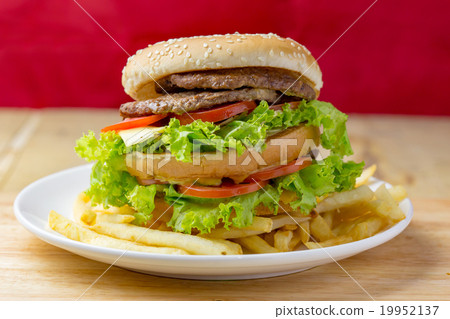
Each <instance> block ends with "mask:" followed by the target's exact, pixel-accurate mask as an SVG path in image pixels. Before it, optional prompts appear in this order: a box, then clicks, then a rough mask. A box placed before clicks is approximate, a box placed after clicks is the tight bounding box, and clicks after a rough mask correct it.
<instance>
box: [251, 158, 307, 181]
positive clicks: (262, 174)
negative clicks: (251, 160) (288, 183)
mask: <svg viewBox="0 0 450 319" xmlns="http://www.w3.org/2000/svg"><path fill="white" fill-rule="evenodd" d="M311 163H312V161H311V159H310V158H309V157H308V158H304V159H302V158H300V159H297V160H295V161H292V162H290V163H288V164H286V165H280V166H277V167H271V168H266V169H263V170H261V171H259V172H256V173H254V174H251V175H250V176H248V177H247V178H246V179H245V180H244V182H246V183H251V182H261V181H267V180H269V179H272V178H276V177H280V176H284V175H288V174H292V173H295V172H298V171H299V170H301V169H303V168H305V167H308V166H309V165H311Z"/></svg>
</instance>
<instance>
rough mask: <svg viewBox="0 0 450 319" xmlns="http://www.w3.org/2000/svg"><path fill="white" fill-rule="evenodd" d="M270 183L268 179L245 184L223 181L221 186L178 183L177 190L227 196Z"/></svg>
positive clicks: (217, 196) (215, 196) (243, 192)
mask: <svg viewBox="0 0 450 319" xmlns="http://www.w3.org/2000/svg"><path fill="white" fill-rule="evenodd" d="M268 183H269V182H268V181H263V182H253V183H245V184H234V183H232V182H223V183H222V185H220V186H198V185H192V186H184V185H178V189H177V191H178V192H179V193H182V194H185V195H189V196H195V197H201V198H227V197H233V196H237V195H244V194H248V193H253V192H256V191H257V190H260V189H261V188H263V187H264V186H266V185H267V184H268Z"/></svg>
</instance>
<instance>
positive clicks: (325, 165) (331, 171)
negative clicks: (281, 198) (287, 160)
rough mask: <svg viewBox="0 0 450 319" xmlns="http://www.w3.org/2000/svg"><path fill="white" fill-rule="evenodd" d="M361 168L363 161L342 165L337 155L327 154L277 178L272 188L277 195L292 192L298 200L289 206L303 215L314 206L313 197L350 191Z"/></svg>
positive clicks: (314, 198)
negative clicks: (310, 163)
mask: <svg viewBox="0 0 450 319" xmlns="http://www.w3.org/2000/svg"><path fill="white" fill-rule="evenodd" d="M363 168H364V162H361V163H355V162H352V161H349V162H343V160H342V159H341V158H340V157H339V156H337V155H330V156H328V157H327V158H325V159H324V160H323V161H320V162H319V161H315V163H314V164H313V165H310V166H308V167H306V168H304V169H302V170H301V171H298V172H296V173H293V174H290V175H286V176H282V177H279V178H277V179H276V180H275V185H276V188H277V190H278V191H279V192H281V191H282V190H283V189H286V190H289V191H294V192H295V193H296V194H297V197H298V199H297V200H295V201H292V202H291V203H289V204H290V206H291V207H292V208H293V209H297V208H299V209H300V211H301V212H302V213H305V214H307V213H309V212H310V211H311V210H312V209H313V208H314V207H316V205H317V201H316V196H322V195H325V194H328V193H332V192H341V191H345V190H350V189H352V188H353V187H354V185H355V180H356V178H357V177H358V176H359V175H361V172H362V170H363Z"/></svg>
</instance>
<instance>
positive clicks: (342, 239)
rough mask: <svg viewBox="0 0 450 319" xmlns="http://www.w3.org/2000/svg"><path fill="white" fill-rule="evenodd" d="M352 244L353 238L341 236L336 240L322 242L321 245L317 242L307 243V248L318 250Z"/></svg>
mask: <svg viewBox="0 0 450 319" xmlns="http://www.w3.org/2000/svg"><path fill="white" fill-rule="evenodd" d="M350 242H352V237H351V236H339V237H335V238H331V239H329V240H326V241H321V242H319V243H315V242H311V241H310V242H307V243H305V246H306V247H308V249H317V248H325V247H330V246H336V245H342V244H347V243H350Z"/></svg>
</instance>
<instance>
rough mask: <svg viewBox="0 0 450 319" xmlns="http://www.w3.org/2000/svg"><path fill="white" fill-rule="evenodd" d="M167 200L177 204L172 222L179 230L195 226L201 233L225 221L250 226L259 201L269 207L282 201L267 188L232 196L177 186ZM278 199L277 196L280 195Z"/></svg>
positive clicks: (186, 231)
mask: <svg viewBox="0 0 450 319" xmlns="http://www.w3.org/2000/svg"><path fill="white" fill-rule="evenodd" d="M266 191H267V192H269V193H272V194H273V196H274V197H273V198H278V199H279V195H278V193H277V192H276V191H275V189H274V188H273V187H271V186H270V185H268V186H266ZM165 199H166V201H167V202H169V203H170V204H172V205H173V215H172V218H171V219H170V221H169V223H168V226H169V227H172V228H173V230H175V231H177V232H184V233H187V234H190V233H191V232H192V230H193V229H196V230H198V231H199V232H200V233H209V232H210V231H211V229H213V228H215V227H216V226H217V225H218V224H220V223H222V224H223V226H224V227H225V228H227V229H228V228H229V227H230V226H234V227H239V228H242V227H246V226H249V225H251V224H252V223H253V216H254V215H255V208H256V206H258V205H259V204H263V205H265V206H268V207H273V206H274V205H276V206H277V207H278V205H277V204H276V203H274V201H273V199H272V198H269V197H268V196H267V193H266V192H264V191H263V190H260V191H257V192H253V193H250V194H246V195H241V196H235V197H230V198H225V199H224V198H219V199H214V198H198V197H192V196H187V195H183V194H180V193H178V192H177V191H176V190H175V188H174V187H173V186H170V187H169V188H168V189H167V190H166V197H165ZM276 200H277V199H276Z"/></svg>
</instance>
